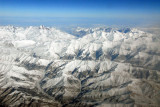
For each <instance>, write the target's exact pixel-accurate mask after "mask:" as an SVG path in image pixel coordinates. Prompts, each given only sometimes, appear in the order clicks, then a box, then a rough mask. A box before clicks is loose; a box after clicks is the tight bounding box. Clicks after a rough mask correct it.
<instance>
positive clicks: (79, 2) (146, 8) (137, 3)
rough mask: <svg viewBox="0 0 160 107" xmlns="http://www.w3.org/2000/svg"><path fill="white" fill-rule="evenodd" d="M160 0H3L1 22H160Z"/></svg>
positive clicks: (111, 23) (1, 23) (137, 23)
mask: <svg viewBox="0 0 160 107" xmlns="http://www.w3.org/2000/svg"><path fill="white" fill-rule="evenodd" d="M159 22H160V0H0V25H22V26H29V25H46V26H53V25H61V26H64V25H75V24H77V25H78V24H79V25H93V24H95V25H96V24H97V25H99V24H104V25H140V24H141V25H147V24H159Z"/></svg>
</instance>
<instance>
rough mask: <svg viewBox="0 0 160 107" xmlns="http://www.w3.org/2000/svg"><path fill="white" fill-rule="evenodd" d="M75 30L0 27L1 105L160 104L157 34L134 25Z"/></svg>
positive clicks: (159, 57)
mask: <svg viewBox="0 0 160 107" xmlns="http://www.w3.org/2000/svg"><path fill="white" fill-rule="evenodd" d="M75 32H80V33H82V34H80V36H79V37H75V36H73V35H71V34H68V33H65V32H62V31H60V30H57V29H56V28H52V27H44V26H40V27H32V26H31V27H26V28H23V27H14V26H1V27H0V52H1V53H0V87H1V88H0V103H1V105H10V106H24V105H26V106H36V105H37V106H46V105H48V106H51V107H54V106H62V105H63V106H69V107H70V106H100V107H101V106H102V107H105V106H133V105H135V106H148V105H149V106H158V105H159V104H160V103H159V102H160V93H159V91H160V67H159V65H160V48H159V46H160V38H159V36H157V35H153V34H150V33H146V32H143V31H140V30H138V29H135V28H132V29H130V28H126V29H112V28H94V29H92V28H89V29H85V28H77V29H76V30H75ZM76 34H77V35H78V34H79V33H76Z"/></svg>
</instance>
